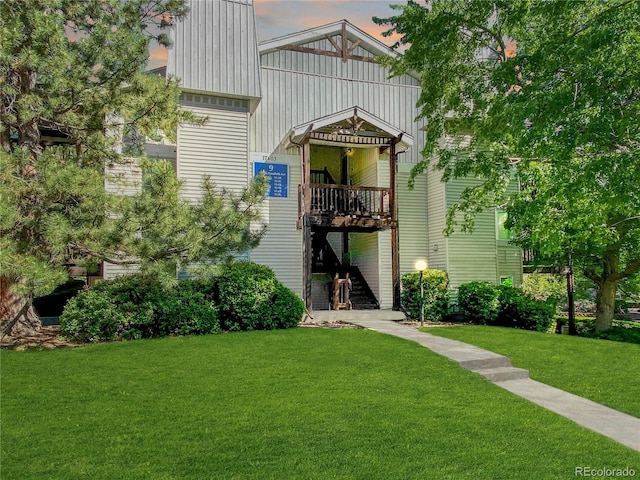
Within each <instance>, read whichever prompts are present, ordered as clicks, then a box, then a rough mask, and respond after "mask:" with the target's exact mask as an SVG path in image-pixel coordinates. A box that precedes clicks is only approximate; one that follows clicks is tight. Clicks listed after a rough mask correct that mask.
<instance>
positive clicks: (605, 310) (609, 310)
mask: <svg viewBox="0 0 640 480" xmlns="http://www.w3.org/2000/svg"><path fill="white" fill-rule="evenodd" d="M617 290H618V281H617V280H611V279H606V280H605V281H604V282H602V283H601V284H600V288H599V289H598V296H597V297H596V307H597V310H596V332H602V331H603V330H608V329H609V328H611V323H612V322H613V314H614V311H615V304H616V291H617Z"/></svg>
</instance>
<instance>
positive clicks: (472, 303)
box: [458, 282, 499, 325]
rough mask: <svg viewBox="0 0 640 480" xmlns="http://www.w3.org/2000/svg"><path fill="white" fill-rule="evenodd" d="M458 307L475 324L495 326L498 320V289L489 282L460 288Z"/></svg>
mask: <svg viewBox="0 0 640 480" xmlns="http://www.w3.org/2000/svg"><path fill="white" fill-rule="evenodd" d="M458 305H459V307H460V310H461V311H462V313H464V314H465V316H466V317H467V318H468V319H469V320H471V321H472V322H474V323H478V324H480V325H494V324H495V322H496V320H497V318H498V307H499V303H498V289H497V287H495V286H494V285H491V284H490V283H487V282H470V283H465V284H463V285H460V287H458Z"/></svg>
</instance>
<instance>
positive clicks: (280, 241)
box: [251, 154, 337, 295]
mask: <svg viewBox="0 0 640 480" xmlns="http://www.w3.org/2000/svg"><path fill="white" fill-rule="evenodd" d="M252 158H253V159H258V161H262V155H260V154H252ZM270 161H273V162H274V163H285V164H287V165H289V188H288V191H289V196H288V197H287V198H269V199H267V200H266V202H265V203H266V205H265V212H266V216H267V218H265V220H267V222H268V224H269V230H268V231H267V234H266V236H265V237H264V238H263V239H262V240H261V241H260V245H258V247H257V248H255V249H253V250H252V251H251V260H252V261H254V262H256V263H261V264H263V265H267V266H269V267H271V268H272V269H273V271H274V272H275V273H276V277H277V278H278V280H280V281H281V282H282V283H283V284H284V285H285V286H286V287H288V288H289V289H291V290H292V291H294V292H295V293H297V294H298V295H302V230H298V229H297V228H296V221H297V219H298V185H299V184H300V183H301V181H302V168H301V162H300V157H299V156H296V155H273V156H271V157H270ZM251 171H252V172H253V166H251ZM336 253H337V252H336Z"/></svg>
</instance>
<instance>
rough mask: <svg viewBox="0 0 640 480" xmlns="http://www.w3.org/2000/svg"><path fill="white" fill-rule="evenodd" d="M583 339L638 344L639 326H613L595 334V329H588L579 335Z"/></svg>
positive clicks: (639, 337) (639, 336)
mask: <svg viewBox="0 0 640 480" xmlns="http://www.w3.org/2000/svg"><path fill="white" fill-rule="evenodd" d="M580 335H581V336H583V337H590V338H601V339H604V340H613V341H615V342H625V343H637V344H640V326H632V327H628V326H613V327H611V328H609V329H608V330H605V331H604V332H597V333H596V332H595V329H594V328H592V329H589V330H588V331H584V332H582V333H580Z"/></svg>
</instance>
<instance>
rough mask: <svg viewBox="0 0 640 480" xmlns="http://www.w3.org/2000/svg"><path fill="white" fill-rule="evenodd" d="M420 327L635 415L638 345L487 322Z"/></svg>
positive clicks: (639, 392) (639, 386) (639, 384)
mask: <svg viewBox="0 0 640 480" xmlns="http://www.w3.org/2000/svg"><path fill="white" fill-rule="evenodd" d="M422 330H423V331H427V332H429V333H432V334H434V335H439V336H441V337H446V338H451V339H454V340H460V341H462V342H465V343H470V344H472V345H476V346H478V347H482V348H486V349H487V350H491V351H492V352H496V353H500V354H502V355H506V356H507V357H509V358H510V359H511V362H512V363H513V365H514V366H516V367H521V368H526V369H527V370H529V375H530V376H531V378H533V379H534V380H538V381H540V382H543V383H546V384H549V385H553V386H554V387H558V388H561V389H563V390H566V391H568V392H571V393H575V394H576V395H580V396H583V397H586V398H588V399H590V400H593V401H594V402H598V403H602V404H603V405H607V406H609V407H611V408H615V409H617V410H620V411H622V412H626V413H628V414H630V415H634V416H636V417H640V345H637V344H631V343H621V342H612V341H609V340H596V339H592V338H583V337H572V336H569V335H554V334H549V333H539V332H529V331H525V330H516V329H514V328H502V327H488V326H463V327H450V328H447V327H438V328H431V329H422Z"/></svg>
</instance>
